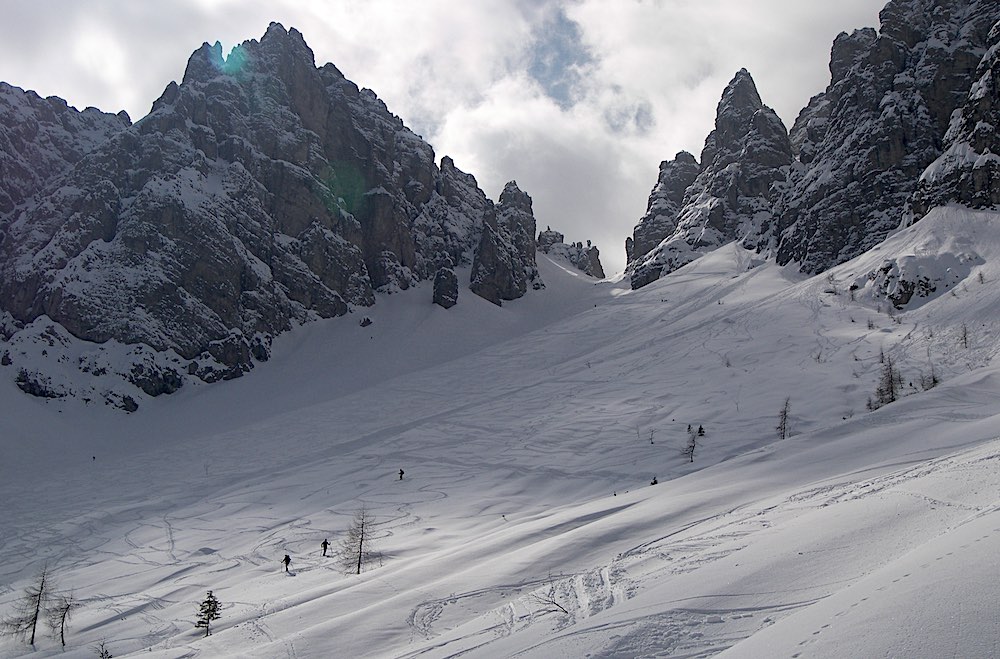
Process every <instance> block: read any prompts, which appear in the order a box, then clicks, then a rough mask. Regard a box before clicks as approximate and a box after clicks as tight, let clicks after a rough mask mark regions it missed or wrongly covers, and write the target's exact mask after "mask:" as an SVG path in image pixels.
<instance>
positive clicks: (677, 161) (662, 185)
mask: <svg viewBox="0 0 1000 659" xmlns="http://www.w3.org/2000/svg"><path fill="white" fill-rule="evenodd" d="M699 171H700V167H699V166H698V161H697V160H695V157H694V156H693V155H691V154H690V153H688V152H687V151H681V152H679V153H678V154H677V155H676V156H674V159H673V160H664V161H663V162H661V163H660V174H659V176H658V177H657V180H656V185H654V186H653V190H652V192H650V193H649V201H648V202H647V203H646V214H645V215H643V216H642V219H640V220H639V223H638V224H637V225H636V226H635V230H634V231H633V232H632V236H631V237H630V238H628V239H626V242H625V254H626V256H627V258H628V261H629V263H631V262H632V260H633V259H634V258H636V257H641V256H645V255H646V254H648V253H649V252H650V251H651V250H652V249H653V248H654V247H656V246H657V245H659V244H660V242H661V241H662V240H663V239H665V238H667V237H668V236H670V235H671V234H673V232H674V230H675V229H676V228H677V216H678V214H679V213H680V210H681V204H682V203H683V202H684V193H685V192H686V191H687V189H688V187H689V186H690V185H691V184H692V183H694V180H695V179H696V178H698V173H699Z"/></svg>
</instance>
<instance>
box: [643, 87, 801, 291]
mask: <svg viewBox="0 0 1000 659" xmlns="http://www.w3.org/2000/svg"><path fill="white" fill-rule="evenodd" d="M681 158H683V160H681ZM678 160H680V162H681V165H682V166H683V169H681V170H680V171H681V172H683V174H684V175H687V174H689V171H690V166H691V161H692V160H693V158H690V157H687V154H684V155H683V156H679V158H678V159H677V160H675V161H674V162H675V163H677V162H678ZM791 162H792V146H791V142H790V141H789V139H788V133H787V131H786V130H785V127H784V124H782V123H781V120H780V119H779V118H778V116H777V115H776V114H775V113H774V111H773V110H771V108H769V107H767V106H766V105H764V104H763V103H762V102H761V99H760V95H759V94H758V93H757V87H756V85H755V84H754V82H753V78H751V76H750V74H749V73H748V72H747V71H746V69H742V70H740V71H739V72H738V73H737V74H736V76H735V77H734V78H733V80H732V81H731V82H730V83H729V85H728V86H727V87H726V90H725V92H723V95H722V100H721V101H720V102H719V105H718V109H717V112H716V119H715V130H713V131H712V132H711V133H710V134H709V136H708V138H707V139H706V140H705V148H704V149H703V150H702V154H701V169H700V171H699V173H698V175H697V177H696V178H695V180H694V181H693V182H692V183H691V184H690V185H689V186H688V187H687V188H686V190H685V191H684V196H683V199H682V202H681V206H680V208H679V209H678V210H677V212H676V216H675V218H674V219H673V220H672V221H670V220H667V219H665V218H666V216H663V215H654V217H657V218H660V219H657V220H656V221H655V222H649V224H650V225H654V224H655V225H656V226H658V227H664V228H666V227H669V226H670V225H671V224H673V226H674V228H673V231H672V232H671V233H670V234H669V235H668V236H667V237H666V238H664V239H663V240H661V242H660V243H659V244H658V245H656V246H655V247H654V248H653V249H652V250H650V251H649V252H647V253H645V254H642V253H640V250H639V248H637V243H638V236H639V234H640V232H639V231H638V230H639V227H637V233H636V237H634V238H633V244H632V252H633V254H634V255H636V256H635V259H634V260H633V261H632V262H631V264H630V265H629V268H628V270H627V271H626V272H627V274H628V275H629V277H630V281H631V284H632V287H633V288H639V287H641V286H645V285H646V284H648V283H650V282H652V281H655V280H656V279H659V278H660V276H662V275H663V274H665V273H668V272H671V271H673V270H676V269H677V268H679V267H681V266H683V265H685V264H687V263H690V262H691V261H693V260H694V259H696V258H698V257H699V256H700V255H701V254H704V253H705V252H707V251H710V250H713V249H715V248H717V247H719V246H720V245H722V244H724V243H726V242H730V241H732V240H736V239H742V240H744V242H746V243H747V244H749V245H751V246H754V247H757V246H761V245H763V244H765V243H766V242H767V240H768V238H767V236H769V235H770V232H771V230H772V227H773V224H774V218H773V214H772V208H773V205H774V202H775V199H776V197H777V196H778V195H779V194H780V188H778V187H775V186H774V184H775V183H778V182H781V181H784V179H785V178H786V177H787V174H788V166H789V165H790V164H791ZM674 169H675V170H676V169H678V167H676V166H675V168H674ZM663 173H664V167H663V166H661V178H660V180H659V181H658V182H657V188H660V187H661V186H662V187H664V188H666V187H667V186H665V185H663ZM679 185H680V183H677V184H675V185H671V188H672V189H673V190H676V188H677V187H679ZM657 188H654V194H653V195H651V197H650V204H651V209H653V208H655V207H656V206H654V203H653V202H654V198H655V200H656V201H657V203H658V204H659V205H660V206H661V207H662V208H664V210H665V211H667V212H669V210H670V209H671V208H672V205H671V200H670V198H669V197H668V196H666V195H663V196H662V197H661V196H658V195H657V194H656V191H657ZM661 198H662V199H663V200H664V201H663V202H662V203H660V202H659V200H660V199H661ZM655 212H657V211H654V213H655ZM649 216H650V213H647V217H649ZM643 220H644V222H640V226H643V227H644V226H645V224H646V222H645V220H646V217H644V218H643Z"/></svg>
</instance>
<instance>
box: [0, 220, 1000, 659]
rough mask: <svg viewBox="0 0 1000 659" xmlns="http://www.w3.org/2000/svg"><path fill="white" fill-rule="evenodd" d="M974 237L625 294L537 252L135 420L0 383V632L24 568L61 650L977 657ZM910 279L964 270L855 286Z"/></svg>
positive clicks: (999, 422) (986, 492)
mask: <svg viewBox="0 0 1000 659" xmlns="http://www.w3.org/2000/svg"><path fill="white" fill-rule="evenodd" d="M997 245H1000V222H997V214H996V213H995V212H989V211H978V212H975V211H968V210H961V209H957V208H954V207H950V208H938V209H935V210H934V211H932V212H931V213H930V214H929V215H928V216H927V217H925V218H923V219H922V220H921V221H920V222H918V223H916V224H914V225H913V226H911V227H908V228H905V229H903V230H901V231H900V232H898V233H896V234H894V235H893V236H892V237H891V238H890V239H889V240H888V241H886V242H885V243H884V244H883V245H882V246H881V247H880V249H879V251H877V252H872V253H870V254H867V255H864V256H863V257H860V258H858V259H855V260H852V261H849V262H847V263H844V264H841V265H840V266H837V267H835V268H833V269H831V270H830V271H829V273H825V274H823V275H820V276H817V277H813V278H806V277H803V276H801V275H800V274H799V273H796V272H795V271H794V270H791V269H788V268H782V267H779V266H777V265H775V264H774V263H773V262H767V261H763V260H761V259H759V258H758V257H757V256H756V255H755V253H754V252H752V251H749V250H746V249H744V248H741V247H740V246H738V245H736V244H734V243H730V244H728V245H725V246H723V247H722V248H721V249H718V250H715V251H714V252H711V253H708V254H706V255H704V256H702V257H701V258H699V259H697V260H696V261H694V262H692V263H690V264H688V265H687V266H684V267H682V268H680V269H678V270H676V271H674V272H672V273H670V274H668V275H666V276H664V277H662V278H661V279H660V280H658V281H657V282H655V283H653V284H651V285H649V286H647V287H644V288H643V289H641V290H638V291H632V290H630V289H629V287H628V286H627V284H624V285H623V284H622V283H618V284H615V283H611V282H603V283H596V284H595V282H594V280H593V279H592V278H590V277H588V276H586V275H584V274H583V273H581V272H580V271H578V270H576V269H575V268H573V267H571V266H570V265H568V264H564V263H561V262H560V261H558V260H553V259H550V258H549V257H548V256H545V255H539V257H538V261H537V265H538V268H539V271H540V275H541V276H542V277H543V278H544V280H545V282H546V288H545V289H541V290H539V291H537V292H536V293H533V294H532V295H527V296H524V297H523V298H520V299H518V300H513V301H510V302H507V303H505V304H504V306H503V307H502V308H501V307H497V306H495V305H493V304H490V303H489V302H487V301H485V300H483V299H481V298H478V297H476V296H468V298H467V299H465V300H464V301H463V302H462V303H460V304H458V305H456V306H454V307H452V308H450V309H448V310H444V309H441V308H440V307H437V306H435V305H430V304H427V303H426V293H428V292H429V291H428V290H427V289H428V288H429V283H420V284H417V285H416V286H414V287H412V288H411V289H410V290H406V291H401V292H399V293H397V294H395V295H392V296H389V297H388V298H387V299H386V300H384V301H380V303H379V304H378V305H376V306H374V307H372V308H370V309H367V310H366V314H370V317H371V319H372V320H373V322H372V324H370V325H368V326H366V327H361V326H360V325H359V324H357V323H343V322H340V321H339V320H337V319H331V320H328V321H321V322H316V323H310V324H308V325H305V326H302V327H298V328H295V329H293V330H292V331H291V332H289V333H287V334H284V335H281V336H279V337H277V339H276V340H275V343H274V345H273V348H272V350H273V353H272V359H271V360H270V361H268V362H267V363H265V364H261V365H260V366H259V367H258V370H257V372H256V373H255V377H253V378H241V379H238V380H233V381H230V382H226V383H223V384H221V385H218V386H212V387H208V386H202V387H189V388H187V389H185V390H182V391H180V392H178V393H177V394H176V395H174V396H169V397H159V398H156V399H153V400H150V401H148V402H147V404H146V406H145V407H146V409H145V410H144V411H143V413H142V414H133V415H121V414H116V413H114V412H113V411H112V410H107V409H104V408H103V406H95V405H88V404H85V403H83V402H82V401H80V400H74V399H69V398H54V399H51V400H49V401H48V402H42V401H41V400H40V399H32V398H27V399H26V398H25V397H24V396H23V395H21V394H20V392H19V391H18V390H17V389H16V388H15V386H14V385H13V384H11V383H10V382H8V381H6V380H4V381H3V383H2V384H0V417H2V418H3V419H4V424H5V425H4V433H3V435H2V436H0V443H2V448H3V452H4V462H3V468H4V478H3V479H0V498H2V499H3V501H4V502H5V503H4V506H3V508H2V509H0V528H2V529H3V535H2V536H0V551H2V552H3V555H4V556H6V557H7V560H6V561H4V563H3V565H2V566H0V584H3V586H0V615H2V614H4V613H6V612H7V611H9V610H10V607H11V606H12V604H13V602H14V601H15V600H16V599H17V597H18V595H19V592H20V590H21V588H22V587H23V586H25V585H27V584H28V583H30V581H31V579H32V576H33V575H34V574H35V573H36V572H37V570H38V569H39V568H40V567H41V566H42V565H43V564H46V563H47V564H48V565H49V567H50V569H51V570H52V574H53V576H54V578H55V579H56V581H57V582H58V584H59V588H60V589H65V590H72V591H73V592H74V595H75V597H76V598H77V599H78V601H79V603H80V606H79V608H78V609H77V610H76V612H75V616H74V618H73V624H72V625H71V627H70V635H69V636H68V642H69V648H68V649H67V651H66V652H65V656H69V657H78V656H79V657H83V656H92V654H93V653H92V652H91V648H92V647H93V646H95V645H96V644H97V643H99V642H100V641H102V640H104V641H106V642H107V644H108V647H109V649H110V650H111V652H112V653H113V654H114V655H115V656H116V657H127V656H136V657H138V656H154V657H175V656H187V655H193V654H201V655H203V656H213V657H275V656H279V657H284V656H297V657H328V656H352V657H369V656H370V657H447V656H456V655H461V656H472V657H496V656H526V657H551V656H586V655H588V654H589V655H591V656H710V655H716V654H720V653H729V656H737V657H742V656H747V657H757V656H762V655H768V654H769V653H770V652H771V651H772V649H774V651H775V652H777V653H778V654H779V655H780V656H792V655H793V654H796V653H798V654H800V655H801V656H802V657H807V656H810V657H811V656H820V657H823V656H844V655H847V656H882V655H887V654H896V653H899V654H904V655H906V656H989V654H990V652H992V651H993V650H994V648H995V643H996V638H997V637H996V635H995V634H994V633H993V631H994V628H995V620H994V619H993V618H994V617H995V616H993V612H992V610H991V609H989V608H988V607H985V606H979V605H978V604H977V605H975V606H971V605H969V602H976V603H978V602H991V601H995V600H996V598H997V596H998V586H997V582H996V579H995V578H993V577H994V575H995V574H996V571H997V569H1000V565H998V564H997V560H998V559H997V557H998V556H1000V551H998V550H1000V545H998V539H1000V495H998V492H1000V481H998V478H1000V471H998V470H997V465H998V464H1000V445H998V441H997V437H998V436H1000V373H998V371H997V368H996V366H995V364H994V361H995V357H996V355H997V354H998V350H1000V342H998V339H997V337H1000V323H998V321H997V318H1000V315H998V313H997V309H998V308H1000V299H998V297H997V288H996V286H995V285H994V283H995V282H996V281H997V280H998V279H1000V265H998V264H1000V258H998V257H1000V253H998V250H997ZM962 255H975V256H976V257H977V258H973V259H971V260H970V259H964V260H963V258H962ZM907 256H917V257H919V259H920V262H921V263H924V264H927V263H931V264H933V263H940V264H942V265H943V264H952V265H953V264H955V263H957V262H964V264H965V265H964V268H966V269H967V270H960V271H959V272H958V274H959V275H960V278H959V279H958V280H956V281H951V280H949V286H948V288H947V289H939V290H938V291H937V292H935V293H934V294H932V295H929V296H928V297H926V298H920V302H919V304H916V303H914V302H911V303H909V304H907V305H905V306H904V307H903V308H902V309H900V310H896V309H893V308H890V307H889V306H887V305H886V304H885V303H884V300H883V298H882V297H881V294H880V293H878V292H877V291H876V290H875V288H874V287H875V286H876V285H877V282H876V281H870V280H868V279H865V277H866V273H869V272H872V271H873V270H875V269H877V268H878V266H879V265H880V264H881V263H882V262H883V261H886V260H893V261H896V262H906V258H905V257H907ZM468 271H469V267H468V266H466V267H465V270H464V271H463V270H462V269H461V268H459V274H460V275H461V276H462V277H465V276H467V273H468ZM952 272H954V268H953V270H952ZM859 281H864V282H869V281H870V283H868V284H865V285H864V286H861V287H860V288H857V289H856V290H854V291H853V294H852V292H851V290H850V288H851V284H854V283H856V282H859ZM403 321H405V322H403ZM963 330H964V336H963ZM49 338H50V339H51V340H52V344H53V345H52V346H50V347H48V348H47V349H48V350H51V351H53V352H54V353H56V352H57V351H59V350H62V349H60V348H59V345H60V338H59V337H58V336H50V337H49ZM32 345H34V344H32ZM58 354H60V355H62V354H67V355H71V354H70V353H66V352H59V353H58ZM886 358H888V359H886ZM883 360H887V361H891V362H892V364H894V365H895V367H896V368H898V369H899V371H900V372H901V375H902V385H901V390H900V392H899V396H898V399H897V400H896V401H895V402H893V403H891V404H887V405H884V406H882V407H880V408H879V409H878V410H877V411H874V412H868V411H867V405H866V401H867V399H868V398H869V397H870V396H871V395H872V392H873V391H874V390H875V388H876V386H877V384H878V381H879V378H880V373H881V372H882V371H883V370H884V366H885V364H884V361H883ZM0 363H2V362H0ZM95 365H96V364H95ZM0 368H6V369H14V368H16V367H15V366H0ZM932 369H933V372H934V373H935V374H936V378H937V382H936V383H928V382H927V378H926V377H922V376H927V375H929V374H930V373H931V371H932ZM26 400H27V401H28V404H25V401H26ZM786 400H787V401H788V404H789V408H790V413H789V429H790V431H789V433H788V435H787V438H786V439H784V440H779V439H778V433H777V430H776V425H777V424H778V416H779V411H780V410H781V409H782V406H783V404H784V403H785V401H786ZM689 424H691V425H692V426H693V427H694V428H697V427H698V426H703V429H704V431H705V433H704V435H702V436H700V438H699V439H698V440H697V442H698V443H697V446H696V449H695V452H694V462H690V461H689V459H688V457H687V455H686V454H685V453H684V452H683V450H684V449H685V446H686V442H687V441H688V438H689V435H688V433H687V426H688V425H689ZM11 447H13V449H16V450H12V448H11ZM400 469H403V470H405V477H404V478H403V479H402V480H400V479H399V477H398V475H397V474H398V471H399V470H400ZM654 477H655V478H656V479H657V480H658V484H657V485H655V486H651V485H650V482H651V480H652V479H653V478H654ZM361 505H364V506H365V507H366V508H367V510H368V511H369V512H371V514H372V515H374V518H375V520H376V524H375V531H376V533H375V540H376V541H377V543H378V550H379V551H380V552H381V554H382V558H383V560H382V563H381V564H380V565H373V566H372V567H371V569H369V570H367V571H365V572H363V573H362V574H361V575H350V576H349V575H345V574H343V573H342V572H341V570H340V568H339V567H338V565H337V561H336V560H335V559H334V558H330V557H328V558H323V557H322V556H321V549H320V543H321V542H322V541H323V539H324V538H327V539H329V540H330V543H331V545H332V546H334V547H335V546H337V545H338V543H339V539H340V538H342V537H343V534H344V532H345V530H346V528H347V526H348V524H349V522H350V520H351V519H352V517H353V515H354V513H355V511H356V510H357V509H358V508H359V507H360V506H361ZM284 554H289V555H290V556H291V558H292V563H291V566H290V572H289V573H287V575H286V573H285V572H284V571H283V568H282V566H281V565H280V564H279V560H280V559H281V558H282V556H283V555H284ZM207 590H212V591H213V593H214V594H215V595H216V596H218V597H219V599H220V600H221V601H222V602H223V608H222V618H221V619H220V620H218V621H216V624H213V634H212V635H211V636H209V637H204V636H202V633H203V632H200V630H198V629H196V628H195V627H194V615H195V610H196V607H197V603H198V602H200V601H201V600H202V599H203V598H204V596H205V592H206V591H207ZM970 598H971V599H970ZM991 616H992V617H991ZM36 650H37V653H39V654H41V655H42V656H45V655H46V654H51V655H54V654H55V653H57V652H60V651H59V646H58V643H57V642H54V641H51V640H50V639H48V638H44V639H42V640H41V641H40V642H39V643H38V644H37V648H36ZM31 651H32V650H31V648H29V647H28V646H25V645H23V644H20V643H19V642H18V641H17V640H16V639H12V638H7V637H4V638H2V639H0V654H2V655H3V656H12V657H13V656H20V655H25V654H29V653H30V652H31ZM60 654H61V652H60Z"/></svg>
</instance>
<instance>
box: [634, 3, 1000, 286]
mask: <svg viewBox="0 0 1000 659" xmlns="http://www.w3.org/2000/svg"><path fill="white" fill-rule="evenodd" d="M997 18H998V14H997V8H996V3H995V2H993V1H985V0H950V1H948V2H931V1H930V0H892V1H891V2H889V3H888V4H887V5H886V7H885V9H883V10H882V12H881V14H880V20H881V26H880V29H879V30H878V31H877V32H876V31H875V30H874V29H872V28H865V29H861V30H855V31H854V32H853V33H851V34H847V33H843V34H841V35H840V36H838V37H837V38H836V40H835V41H834V43H833V48H832V51H831V56H830V74H831V80H830V84H829V86H828V87H827V88H826V90H825V91H824V92H823V93H821V94H819V95H817V96H815V97H814V98H813V99H812V100H811V101H810V103H809V105H808V106H807V107H806V108H804V109H803V110H802V112H801V113H800V114H799V117H798V118H797V119H796V121H795V124H794V126H793V127H792V129H791V131H790V133H789V134H788V135H787V136H785V135H784V127H783V126H782V124H781V122H780V120H779V119H778V117H777V116H776V115H774V113H773V112H765V113H762V114H760V115H759V116H758V115H757V114H755V113H756V112H757V110H759V109H760V108H761V107H762V106H761V101H760V99H759V97H757V96H756V90H753V93H750V89H749V88H750V85H751V84H752V81H749V75H748V74H746V72H745V71H741V72H740V73H739V74H738V75H737V76H736V78H735V79H734V80H733V82H732V83H730V85H729V87H727V89H726V90H725V92H724V93H723V99H722V101H721V102H720V104H719V110H718V115H717V117H716V129H715V131H713V132H712V134H710V135H709V137H708V139H707V140H706V142H705V151H704V152H703V153H702V158H701V164H700V166H699V167H700V168H699V174H698V177H697V179H696V180H694V181H692V182H690V183H687V181H688V180H689V178H688V177H689V174H688V170H687V169H682V170H679V171H677V172H676V174H675V173H674V172H673V171H670V172H669V173H670V175H671V176H673V177H676V181H675V182H665V181H664V180H663V177H664V171H665V170H664V165H661V174H660V180H659V181H658V182H657V184H656V186H655V187H654V189H653V193H652V194H651V196H650V207H649V208H650V209H649V211H648V212H647V215H646V216H645V217H643V218H642V219H641V220H640V222H639V225H638V226H637V227H636V231H635V234H636V235H635V236H634V237H633V245H632V246H631V247H630V246H628V245H627V246H626V251H627V253H628V258H629V266H628V269H627V271H626V272H627V274H628V275H629V276H630V278H631V280H632V285H633V287H636V288H637V287H640V286H643V285H645V284H647V283H649V282H650V281H655V280H656V279H657V278H658V277H659V276H660V275H661V274H663V273H665V272H670V271H671V270H673V269H676V268H677V267H680V266H681V265H683V264H685V263H688V262H690V261H691V260H692V259H694V258H697V257H698V256H700V255H701V254H704V253H705V251H707V250H710V249H712V248H714V247H715V246H717V245H718V244H719V243H720V242H727V241H730V240H740V241H742V243H743V244H744V245H745V246H746V247H748V248H750V249H754V250H756V251H758V252H761V253H763V254H765V255H768V256H770V257H772V258H775V259H777V261H778V262H779V263H782V264H786V263H794V264H795V265H796V267H798V268H799V269H800V270H802V271H803V272H806V273H810V274H815V273H818V272H822V271H824V270H827V269H828V268H830V267H832V266H834V265H836V264H838V263H842V262H844V261H846V260H848V259H851V258H853V257H855V256H857V255H858V254H861V253H862V252H864V251H866V250H868V249H871V248H872V247H874V246H875V245H877V244H879V243H880V242H881V241H882V240H884V239H885V237H886V236H887V235H888V234H889V233H890V232H892V231H893V230H895V229H896V228H898V227H899V225H900V223H901V221H903V219H904V215H905V214H906V209H907V204H908V201H909V199H910V196H911V195H912V194H913V193H914V191H915V190H916V188H917V182H918V179H919V178H920V176H921V174H922V172H923V171H924V169H925V168H926V167H927V166H928V165H929V164H931V162H933V161H934V160H935V159H936V158H937V157H938V156H939V155H941V153H942V151H943V141H944V136H945V131H946V129H947V128H948V123H949V120H950V118H951V117H952V114H953V112H954V111H955V110H956V109H957V108H959V107H960V106H962V105H963V103H964V102H965V100H966V99H967V98H968V97H969V93H970V89H971V88H972V87H973V84H974V83H975V82H976V80H978V79H979V78H980V77H981V76H979V75H977V74H976V67H977V65H978V64H979V63H980V61H981V59H982V58H983V57H984V54H985V53H986V46H987V35H988V33H989V30H990V28H991V26H992V25H993V24H994V23H995V22H996V20H997ZM748 81H749V82H748ZM740 88H744V89H746V90H747V91H746V92H744V93H739V94H737V93H735V92H736V91H737V90H738V89H740ZM734 99H736V100H737V102H733V100H734ZM726 134H728V135H730V136H731V138H730V139H729V140H725V139H723V140H722V144H723V146H722V147H721V148H720V146H719V144H720V136H722V135H726ZM726 144H728V147H727V146H725V145H726ZM793 154H794V157H793ZM665 164H666V163H665ZM681 186H685V188H684V189H685V192H684V195H683V199H684V201H683V203H682V204H680V205H679V206H677V205H676V202H674V203H673V204H671V203H669V202H667V201H666V200H667V199H669V198H670V195H669V194H666V192H667V191H669V190H671V189H677V188H680V187H681ZM658 191H662V192H658ZM654 198H655V199H654ZM661 200H662V201H661ZM675 209H676V210H675ZM658 216H659V217H661V219H655V218H656V217H658ZM723 218H725V219H723ZM650 226H655V227H656V231H655V233H654V234H653V236H652V238H653V239H654V240H656V245H655V246H653V247H652V248H650V249H648V250H645V251H644V249H643V248H645V247H646V246H647V245H648V244H649V242H651V241H650V240H649V237H645V238H644V240H643V244H642V246H641V247H640V248H638V249H637V248H636V247H635V245H634V243H635V242H637V241H638V240H639V235H640V234H644V235H645V234H646V233H648V231H647V227H650Z"/></svg>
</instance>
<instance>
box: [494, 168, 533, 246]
mask: <svg viewBox="0 0 1000 659" xmlns="http://www.w3.org/2000/svg"><path fill="white" fill-rule="evenodd" d="M499 203H500V205H501V206H503V207H504V208H510V209H512V210H516V211H518V212H521V213H527V214H529V215H530V214H531V213H532V210H531V197H530V196H528V193H526V192H522V191H521V188H519V187H517V181H508V182H507V185H505V186H504V188H503V192H501V193H500V199H499ZM532 234H534V231H532Z"/></svg>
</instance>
